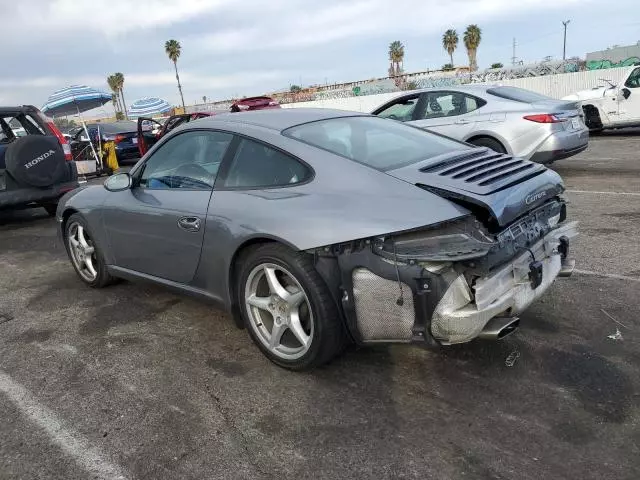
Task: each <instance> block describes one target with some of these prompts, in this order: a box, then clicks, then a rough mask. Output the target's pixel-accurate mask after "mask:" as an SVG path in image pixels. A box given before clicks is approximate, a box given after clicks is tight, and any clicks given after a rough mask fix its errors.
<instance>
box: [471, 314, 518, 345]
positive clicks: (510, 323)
mask: <svg viewBox="0 0 640 480" xmlns="http://www.w3.org/2000/svg"><path fill="white" fill-rule="evenodd" d="M519 326H520V319H519V318H518V317H494V318H492V319H491V320H489V321H488V322H487V324H486V325H485V326H484V328H483V329H482V332H480V335H479V337H480V338H484V339H487V340H502V339H503V338H504V337H506V336H509V335H511V334H512V333H513V332H515V331H516V330H517V329H518V327H519Z"/></svg>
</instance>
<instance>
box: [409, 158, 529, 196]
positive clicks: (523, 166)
mask: <svg viewBox="0 0 640 480" xmlns="http://www.w3.org/2000/svg"><path fill="white" fill-rule="evenodd" d="M536 166H537V165H536V164H535V163H533V162H530V161H528V160H523V159H521V158H514V157H512V156H509V155H503V154H501V153H495V152H493V151H491V150H489V149H485V148H483V149H478V151H474V152H471V153H465V154H464V155H458V156H456V157H454V158H449V159H447V160H445V161H443V162H441V163H438V164H436V165H431V166H429V167H425V168H422V169H421V170H420V171H422V172H424V173H431V174H434V175H437V176H440V177H445V178H449V179H452V180H456V181H459V182H461V183H463V184H475V185H479V186H481V187H486V186H491V185H494V184H497V183H501V182H502V181H504V180H515V179H516V177H522V176H523V175H528V174H530V173H533V172H534V171H535V167H536Z"/></svg>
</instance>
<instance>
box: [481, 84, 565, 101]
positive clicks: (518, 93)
mask: <svg viewBox="0 0 640 480" xmlns="http://www.w3.org/2000/svg"><path fill="white" fill-rule="evenodd" d="M487 93H488V94H490V95H493V96H495V97H500V98H506V99H507V100H513V101H514V102H521V103H536V102H547V101H549V100H553V98H551V97H547V96H546V95H540V94H539V93H536V92H532V91H530V90H525V89H524V88H518V87H493V88H489V89H487Z"/></svg>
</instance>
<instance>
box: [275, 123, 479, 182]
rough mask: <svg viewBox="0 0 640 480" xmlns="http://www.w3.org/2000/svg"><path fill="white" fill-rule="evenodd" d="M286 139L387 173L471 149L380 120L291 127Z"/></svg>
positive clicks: (458, 143) (399, 124) (417, 129)
mask: <svg viewBox="0 0 640 480" xmlns="http://www.w3.org/2000/svg"><path fill="white" fill-rule="evenodd" d="M283 134H284V135H287V136H289V137H292V138H295V139H297V140H300V141H303V142H305V143H308V144H311V145H314V146H316V147H319V148H322V149H324V150H328V151H330V152H332V153H336V154H338V155H342V156H343V157H347V158H349V159H351V160H355V161H356V162H359V163H363V164H365V165H369V166H370V167H373V168H376V169H378V170H382V171H387V170H393V169H396V168H400V167H404V166H406V165H411V164H412V163H417V162H419V161H422V160H426V159H428V158H431V157H435V156H437V155H442V154H444V153H448V152H452V151H454V150H463V149H468V148H471V147H470V146H468V145H466V144H464V143H460V142H458V141H456V140H453V139H450V138H447V137H443V136H440V135H436V134H433V133H429V132H426V131H424V130H421V129H419V128H415V127H411V126H409V125H405V124H402V123H400V122H396V121H395V120H387V119H384V118H378V117H339V118H332V119H329V120H320V121H317V122H312V123H305V124H303V125H298V126H296V127H291V128H289V129H287V130H285V131H284V132H283Z"/></svg>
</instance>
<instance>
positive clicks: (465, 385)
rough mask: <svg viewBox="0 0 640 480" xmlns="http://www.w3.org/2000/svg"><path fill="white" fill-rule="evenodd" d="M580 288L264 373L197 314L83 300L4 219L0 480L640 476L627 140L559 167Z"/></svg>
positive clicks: (62, 263) (58, 261) (48, 248)
mask: <svg viewBox="0 0 640 480" xmlns="http://www.w3.org/2000/svg"><path fill="white" fill-rule="evenodd" d="M555 168H556V170H557V171H558V172H559V173H560V174H561V175H562V176H563V177H564V179H565V183H566V185H567V188H568V193H567V196H568V198H569V200H570V209H569V214H570V215H571V216H572V217H573V218H576V219H578V220H580V222H581V232H582V235H581V237H580V238H579V239H578V240H577V241H576V242H575V245H573V252H574V255H575V256H576V258H577V268H578V270H579V271H578V272H577V273H576V274H574V276H573V277H571V278H569V279H559V280H558V281H556V283H555V284H554V286H553V287H552V289H551V291H550V293H549V294H548V295H547V296H546V297H544V298H543V299H542V300H541V301H540V302H538V303H536V304H535V305H534V306H533V307H532V308H531V309H530V310H529V311H528V312H526V314H525V315H523V317H522V327H521V329H520V330H519V331H518V332H517V333H516V334H514V335H513V336H511V337H508V338H507V339H505V340H504V341H502V342H497V343H491V342H486V341H485V342H483V341H476V342H472V343H470V344H467V345H459V346H455V347H448V348H445V349H443V350H442V351H439V352H434V351H427V350H422V349H419V348H412V347H405V346H392V347H376V348H366V349H355V348H352V349H350V350H349V351H348V352H347V353H346V355H344V357H342V358H341V359H339V360H338V361H336V362H334V363H332V364H331V365H329V366H328V367H326V368H323V369H321V370H318V371H315V372H311V373H304V374H296V373H291V372H288V371H285V370H282V369H280V368H278V367H275V366H274V365H272V364H270V363H269V362H268V361H267V360H266V359H265V357H263V356H262V355H261V354H260V353H259V351H258V349H257V348H255V347H254V346H253V344H252V343H251V342H250V340H249V338H248V336H247V334H246V332H244V331H240V330H237V329H236V328H235V327H234V326H233V323H232V321H231V319H230V318H229V317H228V316H227V315H225V314H222V313H220V312H218V311H216V310H214V309H212V308H211V307H210V306H208V305H205V304H201V303H197V302H196V301H193V300H190V299H188V298H183V297H178V296H175V295H173V294H171V293H167V292H165V291H163V290H161V289H159V288H156V287H150V286H146V285H136V284H130V283H121V284H118V285H116V286H113V287H110V288H108V289H105V290H91V289H88V288H86V287H84V286H83V285H82V284H81V282H80V280H79V279H78V278H77V277H76V275H75V273H74V271H73V270H72V268H71V265H70V264H69V262H68V260H67V257H66V254H65V252H64V248H63V246H62V245H61V244H60V243H59V241H58V239H57V237H56V232H55V229H54V220H52V219H50V218H48V217H47V216H46V214H45V212H44V211H40V210H39V209H38V210H32V211H23V212H14V213H7V212H5V213H0V426H1V427H0V428H1V432H2V434H1V435H0V478H2V479H5V478H7V479H8V478H11V479H13V478H24V479H36V478H47V479H48V478H56V479H57V478H60V479H85V478H118V477H121V478H138V479H178V478H180V479H182V478H192V479H205V478H207V479H209V478H211V479H218V478H221V479H222V478H224V479H271V478H274V479H275V478H278V479H289V478H291V479H294V478H295V479H303V478H309V479H312V478H313V479H325V478H327V479H332V478H339V479H346V478H366V479H386V478H394V479H396V478H398V479H399V478H420V479H424V478H437V479H461V478H465V479H489V478H491V479H515V478H518V479H535V480H539V479H541V478H549V479H552V478H553V479H573V478H575V479H629V480H630V479H637V478H640V402H639V400H640V393H639V392H640V319H639V313H640V241H639V240H638V239H639V238H640V133H638V132H624V133H622V134H613V135H610V134H606V135H602V136H598V137H594V138H593V139H592V141H591V146H590V147H589V149H588V150H587V151H586V152H584V153H583V154H581V155H579V156H578V157H574V158H571V159H567V160H564V161H561V162H559V163H558V164H557V165H556V166H555Z"/></svg>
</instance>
